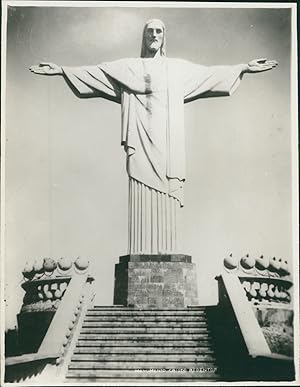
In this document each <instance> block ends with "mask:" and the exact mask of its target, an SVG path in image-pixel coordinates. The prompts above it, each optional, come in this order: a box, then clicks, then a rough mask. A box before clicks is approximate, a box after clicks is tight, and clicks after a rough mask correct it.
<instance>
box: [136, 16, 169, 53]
mask: <svg viewBox="0 0 300 387" xmlns="http://www.w3.org/2000/svg"><path fill="white" fill-rule="evenodd" d="M158 50H159V51H160V55H161V56H165V55H166V27H165V25H164V23H163V22H162V21H161V20H159V19H151V20H149V21H147V23H146V24H145V27H144V31H143V41H142V50H141V57H142V58H145V57H148V56H153V54H154V55H155V54H156V53H157V51H158Z"/></svg>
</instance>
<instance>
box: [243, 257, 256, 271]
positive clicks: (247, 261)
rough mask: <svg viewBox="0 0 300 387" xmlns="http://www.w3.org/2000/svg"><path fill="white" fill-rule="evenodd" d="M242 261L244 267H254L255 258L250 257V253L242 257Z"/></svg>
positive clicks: (249, 268)
mask: <svg viewBox="0 0 300 387" xmlns="http://www.w3.org/2000/svg"><path fill="white" fill-rule="evenodd" d="M240 262H241V266H242V268H243V269H246V270H251V269H253V267H254V265H255V259H254V258H252V257H250V256H249V254H246V255H245V256H244V257H242V258H241V261H240Z"/></svg>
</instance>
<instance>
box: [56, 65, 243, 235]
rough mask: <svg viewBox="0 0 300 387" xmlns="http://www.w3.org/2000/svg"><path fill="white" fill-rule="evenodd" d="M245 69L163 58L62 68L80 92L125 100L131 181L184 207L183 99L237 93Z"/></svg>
mask: <svg viewBox="0 0 300 387" xmlns="http://www.w3.org/2000/svg"><path fill="white" fill-rule="evenodd" d="M242 69H243V65H235V66H210V67H207V66H202V65H197V64H193V63H191V62H188V61H185V60H181V59H170V58H164V57H162V58H160V59H152V58H129V59H120V60H117V61H114V62H108V63H102V64H99V65H97V66H83V67H75V68H74V67H63V72H64V76H65V78H66V80H67V82H68V83H69V85H70V86H71V87H72V89H73V90H74V89H75V90H74V91H75V92H76V94H79V95H80V96H82V97H103V98H106V99H109V100H112V101H114V102H117V103H120V104H121V114H122V131H121V144H122V145H123V146H124V150H125V151H126V153H127V173H128V176H129V179H133V180H134V181H135V182H138V183H141V184H142V185H143V187H146V188H148V189H152V190H155V191H157V192H159V193H162V194H165V195H166V197H169V198H173V199H175V200H176V201H178V202H179V203H180V205H181V206H183V185H184V181H185V135H184V103H187V102H190V101H193V100H195V99H198V98H206V97H214V96H226V95H230V94H232V93H233V92H234V91H235V89H236V88H237V87H238V85H239V82H240V79H241V74H242ZM132 184H133V183H132ZM133 185H134V184H133ZM134 186H135V185H134ZM146 188H143V189H145V190H146ZM145 192H146V191H145ZM164 197H165V196H164ZM167 207H169V205H168V206H167ZM132 211H133V208H131V209H129V214H130V213H131V212H132ZM140 211H142V209H140ZM140 232H141V231H140Z"/></svg>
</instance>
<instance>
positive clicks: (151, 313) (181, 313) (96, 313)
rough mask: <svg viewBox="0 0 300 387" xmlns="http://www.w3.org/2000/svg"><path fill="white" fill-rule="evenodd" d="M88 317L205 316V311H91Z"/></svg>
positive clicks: (88, 312)
mask: <svg viewBox="0 0 300 387" xmlns="http://www.w3.org/2000/svg"><path fill="white" fill-rule="evenodd" d="M86 315H87V316H112V315H113V316H137V317H138V316H158V317H160V316H171V317H173V316H183V317H188V316H205V315H206V313H205V311H201V310H174V311H173V310H170V309H169V310H157V309H153V310H149V309H141V310H137V309H124V310H122V311H121V310H118V311H114V310H100V309H99V310H98V309H90V310H88V311H87V313H86Z"/></svg>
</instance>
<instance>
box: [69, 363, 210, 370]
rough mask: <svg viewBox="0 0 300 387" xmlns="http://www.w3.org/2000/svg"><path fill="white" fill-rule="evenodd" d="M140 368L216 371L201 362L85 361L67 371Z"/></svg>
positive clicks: (71, 366) (72, 365)
mask: <svg viewBox="0 0 300 387" xmlns="http://www.w3.org/2000/svg"><path fill="white" fill-rule="evenodd" d="M141 368H143V369H145V370H151V369H154V368H155V369H162V370H165V369H171V368H172V369H174V368H177V369H178V368H179V369H185V370H190V369H195V368H205V369H210V370H212V372H214V371H213V370H216V368H217V367H216V365H215V363H214V362H213V361H201V362H182V363H176V362H168V363H166V362H164V363H159V362H151V361H144V362H139V363H136V362H130V361H126V362H125V361H124V362H116V361H107V362H102V363H100V362H97V363H95V362H87V361H76V362H75V361H73V362H72V363H71V364H70V366H69V370H80V369H81V370H124V369H125V370H126V369H128V370H140V369H141Z"/></svg>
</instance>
